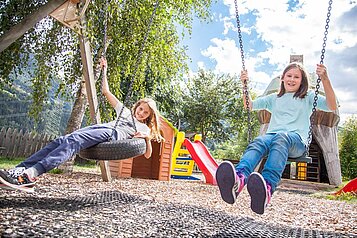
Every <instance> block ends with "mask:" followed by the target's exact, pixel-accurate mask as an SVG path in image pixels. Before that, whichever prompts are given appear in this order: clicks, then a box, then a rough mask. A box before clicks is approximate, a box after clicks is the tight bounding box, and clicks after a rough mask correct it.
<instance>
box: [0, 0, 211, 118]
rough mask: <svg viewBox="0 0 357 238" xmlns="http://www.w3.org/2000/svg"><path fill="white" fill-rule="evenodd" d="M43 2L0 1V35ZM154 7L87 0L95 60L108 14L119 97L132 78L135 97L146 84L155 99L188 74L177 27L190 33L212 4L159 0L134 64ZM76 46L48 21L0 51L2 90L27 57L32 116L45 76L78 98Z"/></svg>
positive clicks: (150, 0) (113, 81) (72, 36)
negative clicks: (30, 68)
mask: <svg viewBox="0 0 357 238" xmlns="http://www.w3.org/2000/svg"><path fill="white" fill-rule="evenodd" d="M46 2H47V1H44V0H42V1H38V0H36V1H34V0H25V1H24V0H12V1H5V2H4V3H1V4H0V16H1V20H0V26H1V29H2V31H1V33H3V34H4V33H5V32H6V30H8V29H10V28H11V27H12V26H13V25H15V24H17V23H19V22H21V20H23V19H24V18H25V17H26V16H28V15H29V14H30V13H32V12H34V11H36V10H38V9H39V7H41V6H43V5H44V4H45V3H46ZM154 3H156V1H154V0H147V1H136V0H128V1H120V0H112V1H109V4H108V5H105V1H100V0H96V1H91V4H90V6H89V8H88V10H87V11H86V19H87V22H86V28H87V30H88V35H87V37H88V39H89V40H90V41H91V46H92V49H93V54H94V57H95V58H96V59H97V58H98V57H99V56H100V52H101V50H102V48H103V45H104V43H103V42H102V39H103V29H104V23H105V22H104V19H105V14H106V13H107V12H108V13H109V21H108V23H107V26H108V37H109V42H110V44H109V47H108V52H107V59H108V63H109V66H110V67H109V72H108V74H109V82H110V86H111V89H112V91H113V92H114V93H115V94H116V95H118V97H119V98H121V99H122V98H123V97H124V96H125V95H126V93H127V87H125V86H126V85H128V82H129V81H130V80H131V79H132V78H134V76H135V78H134V80H135V83H134V90H135V91H136V93H135V95H136V97H141V96H144V95H145V93H147V92H148V90H147V88H146V87H147V85H150V87H151V89H150V90H151V92H152V95H156V91H157V89H158V88H161V87H162V85H169V84H170V83H171V80H172V79H175V78H179V77H180V76H181V75H182V73H183V72H185V70H187V65H186V63H185V62H186V59H187V55H186V53H185V48H184V46H181V45H180V37H179V32H178V30H177V29H178V27H177V26H178V25H179V26H182V27H183V28H184V29H187V30H188V32H189V33H190V30H191V24H192V21H193V17H194V14H196V15H197V16H199V17H200V18H202V19H207V17H208V16H209V10H208V9H209V6H210V4H211V1H206V0H193V1H192V0H181V1H159V3H160V5H159V7H158V9H157V11H156V14H155V17H154V20H153V26H152V27H151V30H150V32H149V35H148V38H147V42H146V46H145V49H144V51H143V54H142V57H141V61H140V62H137V59H138V52H139V47H140V46H141V44H142V42H143V40H144V36H145V34H146V32H147V30H148V29H147V26H148V22H149V20H150V18H151V14H152V11H153V6H154ZM78 48H79V47H78V36H77V35H76V33H74V32H73V31H71V30H69V29H67V28H65V27H64V26H62V25H61V24H59V23H58V22H56V21H54V20H53V19H52V18H50V17H46V18H44V19H43V20H42V21H40V22H39V23H37V24H36V26H35V27H34V28H32V29H31V30H29V31H28V32H26V34H25V35H24V36H23V37H20V38H19V39H18V40H17V41H16V42H14V43H13V44H12V45H10V47H8V48H7V49H6V50H4V51H3V52H1V53H0V79H1V83H0V87H1V88H2V87H3V85H4V84H11V83H12V80H13V78H11V77H10V73H14V74H15V77H16V75H18V74H21V73H22V69H23V68H24V67H23V66H24V65H26V64H27V62H28V59H29V57H30V56H33V58H34V59H35V70H34V72H33V73H32V75H30V77H31V82H32V97H33V102H34V104H33V107H32V111H31V114H32V116H34V117H35V118H36V117H38V115H40V114H39V112H40V111H41V109H42V107H43V104H44V102H45V101H46V97H47V95H48V90H49V89H50V88H51V80H49V78H54V77H57V76H58V75H59V73H60V76H61V77H60V79H59V80H60V87H59V90H58V94H64V95H66V96H68V97H74V95H78V94H76V90H80V87H79V84H80V82H81V62H80V56H79V49H78ZM96 61H97V60H95V62H96ZM136 68H137V70H136ZM134 71H136V72H134ZM148 71H150V74H149V75H150V79H149V80H150V81H152V83H147V81H146V79H147V78H146V76H147V75H148V74H147V72H148ZM134 74H135V75H134ZM166 89H170V87H167V88H166ZM169 95H170V94H169ZM161 98H163V97H162V96H161ZM172 106H174V105H172ZM166 108H167V107H166Z"/></svg>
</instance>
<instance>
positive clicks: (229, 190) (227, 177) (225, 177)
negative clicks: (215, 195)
mask: <svg viewBox="0 0 357 238" xmlns="http://www.w3.org/2000/svg"><path fill="white" fill-rule="evenodd" d="M216 181H217V185H218V188H219V192H220V193H221V197H222V199H223V200H224V201H225V202H226V203H229V204H233V203H234V202H235V201H236V199H237V196H238V194H239V193H240V192H241V191H242V189H243V187H244V176H243V175H241V176H238V175H237V173H236V170H235V168H234V165H233V164H232V163H231V162H229V161H223V162H222V163H221V164H220V165H219V166H218V168H217V171H216Z"/></svg>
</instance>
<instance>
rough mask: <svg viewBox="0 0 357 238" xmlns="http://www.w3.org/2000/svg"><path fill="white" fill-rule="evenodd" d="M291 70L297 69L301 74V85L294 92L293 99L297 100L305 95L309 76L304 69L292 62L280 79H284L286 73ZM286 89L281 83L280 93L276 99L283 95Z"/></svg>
mask: <svg viewBox="0 0 357 238" xmlns="http://www.w3.org/2000/svg"><path fill="white" fill-rule="evenodd" d="M292 68H297V69H299V70H300V72H301V85H300V87H299V89H298V90H297V91H296V92H295V94H294V97H297V98H304V97H305V96H306V94H307V90H309V74H308V73H307V71H306V69H305V68H304V66H302V64H300V63H297V62H293V63H290V64H289V65H288V66H287V67H286V68H285V69H284V71H283V75H282V76H281V79H284V77H285V74H286V72H288V71H289V70H290V69H292ZM285 92H286V89H285V87H284V82H281V84H280V91H279V93H278V95H277V96H278V97H281V96H283V95H284V94H285Z"/></svg>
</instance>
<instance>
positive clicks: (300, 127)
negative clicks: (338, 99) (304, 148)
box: [252, 91, 331, 143]
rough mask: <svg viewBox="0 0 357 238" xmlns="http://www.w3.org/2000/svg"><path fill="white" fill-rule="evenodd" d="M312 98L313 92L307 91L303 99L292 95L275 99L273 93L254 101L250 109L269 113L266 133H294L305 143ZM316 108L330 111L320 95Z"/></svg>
mask: <svg viewBox="0 0 357 238" xmlns="http://www.w3.org/2000/svg"><path fill="white" fill-rule="evenodd" d="M314 97H315V93H314V92H313V91H309V92H308V93H307V95H306V96H305V98H294V93H285V94H284V95H283V96H281V97H277V94H276V93H274V94H270V95H268V96H264V97H259V98H257V99H256V100H254V101H253V104H252V109H253V110H263V109H265V110H267V111H269V112H270V113H271V118H270V123H269V126H268V129H267V133H277V132H296V133H298V134H299V135H300V137H301V139H302V140H303V141H304V142H305V143H307V138H308V133H309V127H310V116H311V114H312V108H313V102H314ZM316 108H317V109H320V110H323V111H328V112H329V111H331V110H329V108H328V107H327V103H326V98H325V97H324V96H322V95H318V100H317V106H316Z"/></svg>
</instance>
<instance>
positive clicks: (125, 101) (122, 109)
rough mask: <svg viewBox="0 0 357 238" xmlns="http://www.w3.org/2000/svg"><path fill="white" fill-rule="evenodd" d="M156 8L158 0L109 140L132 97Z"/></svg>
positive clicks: (133, 121) (132, 117) (132, 116)
mask: <svg viewBox="0 0 357 238" xmlns="http://www.w3.org/2000/svg"><path fill="white" fill-rule="evenodd" d="M158 6H159V0H157V1H156V4H155V6H154V10H153V12H152V14H151V17H150V21H149V24H148V29H147V30H146V34H145V36H144V39H143V41H142V43H141V46H140V48H139V53H138V57H137V58H136V63H135V68H134V71H133V74H132V77H131V81H130V84H129V89H128V93H127V94H126V96H125V100H124V102H123V106H122V108H121V110H120V112H119V115H118V119H117V120H116V122H115V126H114V129H113V131H112V134H111V136H110V138H113V136H114V130H115V128H117V126H118V124H119V120H120V117H121V115H122V114H123V111H124V106H125V105H126V104H127V102H128V101H129V98H130V97H131V95H132V89H133V83H134V80H135V76H136V72H137V70H138V68H139V64H140V61H141V58H142V54H143V50H144V47H145V43H146V40H147V38H148V36H149V32H150V29H151V25H152V23H153V20H154V16H155V14H156V9H157V7H158ZM130 114H131V119H132V123H133V127H134V130H135V132H137V128H136V125H135V120H134V115H133V112H132V111H131V110H130Z"/></svg>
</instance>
